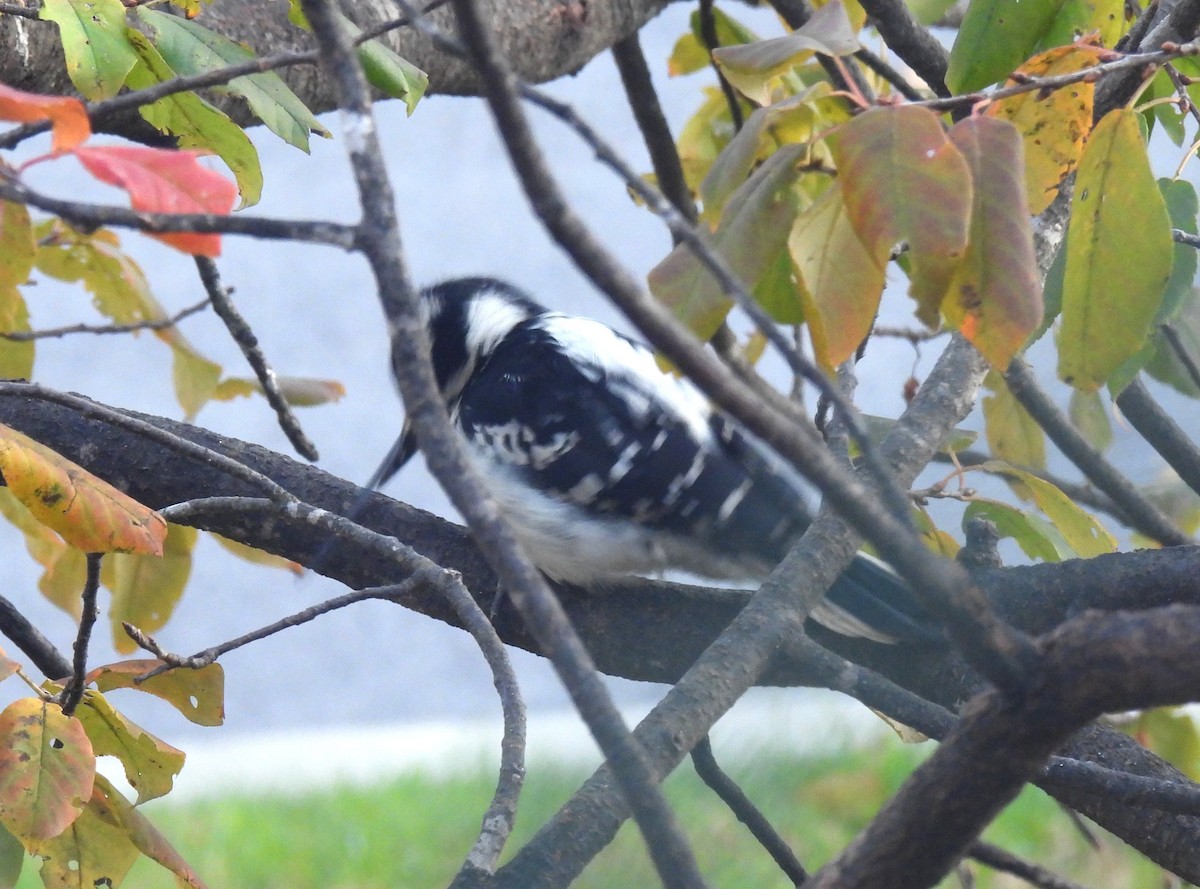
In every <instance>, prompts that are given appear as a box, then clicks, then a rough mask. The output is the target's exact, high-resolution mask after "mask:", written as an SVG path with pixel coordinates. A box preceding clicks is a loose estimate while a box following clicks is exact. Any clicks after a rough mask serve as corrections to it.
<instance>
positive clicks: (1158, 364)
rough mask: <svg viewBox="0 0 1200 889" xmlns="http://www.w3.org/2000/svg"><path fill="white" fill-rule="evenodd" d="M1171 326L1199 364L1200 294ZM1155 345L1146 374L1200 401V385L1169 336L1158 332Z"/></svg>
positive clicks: (1187, 302)
mask: <svg viewBox="0 0 1200 889" xmlns="http://www.w3.org/2000/svg"><path fill="white" fill-rule="evenodd" d="M1169 323H1170V325H1171V329H1172V330H1173V331H1174V332H1175V335H1176V337H1178V339H1179V344H1180V346H1181V347H1182V348H1183V351H1184V352H1185V353H1187V355H1189V356H1190V357H1191V359H1192V362H1193V363H1196V361H1197V356H1200V290H1198V289H1193V290H1192V291H1191V295H1190V298H1189V299H1187V300H1185V301H1184V304H1183V306H1182V307H1181V308H1180V309H1179V310H1178V312H1177V313H1176V315H1175V317H1174V319H1172V320H1171V321H1170V322H1169ZM1154 341H1155V345H1156V349H1155V352H1154V354H1153V356H1152V357H1151V358H1150V360H1149V361H1148V362H1147V364H1146V372H1147V373H1148V374H1150V376H1152V377H1154V379H1156V380H1159V381H1161V382H1163V383H1166V384H1167V385H1169V386H1173V387H1174V388H1175V389H1178V390H1179V391H1180V392H1182V393H1183V394H1184V395H1187V396H1190V397H1191V398H1200V385H1198V384H1197V382H1196V380H1195V379H1194V378H1193V376H1192V373H1191V371H1190V370H1189V369H1188V367H1187V365H1186V364H1184V363H1183V361H1181V360H1180V358H1179V356H1178V355H1177V354H1176V352H1175V349H1174V347H1173V346H1172V345H1171V344H1170V343H1169V342H1168V341H1167V338H1166V336H1164V335H1163V334H1162V332H1161V331H1159V332H1156V333H1155V335H1154Z"/></svg>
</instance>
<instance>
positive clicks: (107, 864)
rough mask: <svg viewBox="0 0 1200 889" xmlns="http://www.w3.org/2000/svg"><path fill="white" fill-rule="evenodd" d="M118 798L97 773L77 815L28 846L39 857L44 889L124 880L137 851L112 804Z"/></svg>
mask: <svg viewBox="0 0 1200 889" xmlns="http://www.w3.org/2000/svg"><path fill="white" fill-rule="evenodd" d="M118 797H120V798H121V799H122V800H123V799H124V797H121V794H119V793H118V792H117V791H116V790H115V789H113V788H112V786H111V785H109V784H108V782H107V781H105V780H104V778H103V777H101V776H99V775H97V776H96V782H95V786H94V787H93V788H92V792H91V799H89V800H88V802H87V805H86V806H85V807H84V810H83V812H82V814H80V816H79V818H77V819H76V820H75V821H74V823H72V824H71V826H70V827H68V828H67V829H66V830H65V831H63V832H62V833H61V834H59V835H58V836H55V837H53V838H51V839H48V840H42V841H41V842H39V843H36V844H34V845H32V846H31V848H30V850H29V851H30V852H31V853H32V854H34V855H37V856H39V857H40V858H41V859H42V867H41V871H40V876H41V878H42V884H43V885H44V886H46V889H97V887H101V886H119V885H120V884H121V881H122V880H124V879H125V875H126V874H128V873H129V869H130V868H131V867H132V866H133V863H134V862H135V861H137V858H138V850H137V847H136V846H134V844H133V842H132V841H131V840H130V838H129V835H128V832H127V831H126V830H125V827H124V825H123V824H122V823H121V818H120V816H119V815H118V813H117V811H116V810H115V807H114V805H113V803H114V800H115V799H116V798H118Z"/></svg>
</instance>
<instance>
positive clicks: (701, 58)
mask: <svg viewBox="0 0 1200 889" xmlns="http://www.w3.org/2000/svg"><path fill="white" fill-rule="evenodd" d="M709 58H710V57H709V53H708V47H707V46H705V45H704V41H703V40H701V39H700V38H699V37H697V36H696V35H695V34H684V35H683V36H681V37H680V38H679V39H678V40H676V41H675V46H674V47H673V48H672V49H671V54H670V55H669V56H667V75H668V76H669V77H680V76H682V75H684V74H695V73H696V72H697V71H703V70H704V69H705V68H707V67H708V62H709Z"/></svg>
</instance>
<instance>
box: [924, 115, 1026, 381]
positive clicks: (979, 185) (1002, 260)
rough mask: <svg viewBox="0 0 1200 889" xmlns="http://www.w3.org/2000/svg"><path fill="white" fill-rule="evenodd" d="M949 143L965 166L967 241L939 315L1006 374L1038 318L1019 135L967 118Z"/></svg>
mask: <svg viewBox="0 0 1200 889" xmlns="http://www.w3.org/2000/svg"><path fill="white" fill-rule="evenodd" d="M950 140H951V141H952V142H953V143H954V144H955V145H957V146H958V149H959V151H961V152H962V154H963V156H964V157H965V158H966V160H967V165H968V166H969V167H970V170H971V179H972V182H973V183H974V185H975V188H974V194H975V202H974V209H973V211H972V213H971V228H970V240H969V241H968V243H967V250H966V253H965V254H964V255H963V258H962V261H961V262H960V263H959V264H958V267H957V268H956V269H955V271H954V274H953V277H952V278H951V281H950V288H949V292H948V293H947V295H946V299H945V300H944V301H943V302H942V314H943V315H945V316H946V320H947V321H948V322H949V323H950V324H951V325H952V326H954V327H957V328H958V329H959V330H960V331H962V333H963V335H964V336H965V337H966V338H967V339H968V340H970V341H971V343H972V344H973V345H974V346H975V348H977V349H978V350H979V351H980V352H981V353H983V356H984V357H985V358H987V360H988V361H989V362H991V364H992V367H995V368H997V369H999V370H1004V369H1005V368H1007V367H1008V365H1009V363H1010V362H1011V361H1012V359H1013V356H1014V355H1015V354H1016V353H1017V351H1018V350H1019V349H1020V348H1021V347H1022V346H1023V345H1024V344H1025V340H1026V339H1027V338H1028V337H1029V335H1030V334H1031V333H1032V332H1033V331H1034V330H1035V329H1036V328H1037V326H1038V324H1039V322H1040V321H1041V320H1042V295H1041V288H1040V287H1039V286H1038V284H1039V282H1038V268H1037V261H1036V259H1035V258H1034V255H1033V230H1032V227H1031V226H1030V223H1029V207H1028V205H1027V204H1026V202H1025V194H1024V190H1023V181H1024V176H1023V170H1022V165H1021V137H1020V134H1019V133H1018V132H1017V129H1016V127H1014V126H1013V125H1012V124H1010V123H1007V122H1005V121H1000V120H995V119H993V118H988V117H980V116H972V117H968V118H966V119H965V120H963V121H960V122H959V123H958V124H956V125H955V126H954V127H953V128H952V129H951V130H950Z"/></svg>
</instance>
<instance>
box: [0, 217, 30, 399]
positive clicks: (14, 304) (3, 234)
mask: <svg viewBox="0 0 1200 889" xmlns="http://www.w3.org/2000/svg"><path fill="white" fill-rule="evenodd" d="M35 249H36V247H35V243H34V238H33V225H32V223H31V222H30V219H29V210H28V209H27V208H26V207H25V206H23V205H22V204H14V203H11V202H9V201H0V332H2V333H18V332H23V331H28V330H29V309H28V307H27V306H26V304H25V299H24V297H23V296H21V291H20V290H19V289H18V288H19V287H20V285H22V284H24V283H25V282H26V281H27V280H28V279H29V273H30V272H31V271H32V270H33V261H34V251H35ZM33 358H34V344H33V342H32V341H29V342H15V341H13V340H8V339H3V338H0V379H8V380H19V379H26V380H27V379H29V378H30V377H31V376H32V375H33Z"/></svg>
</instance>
